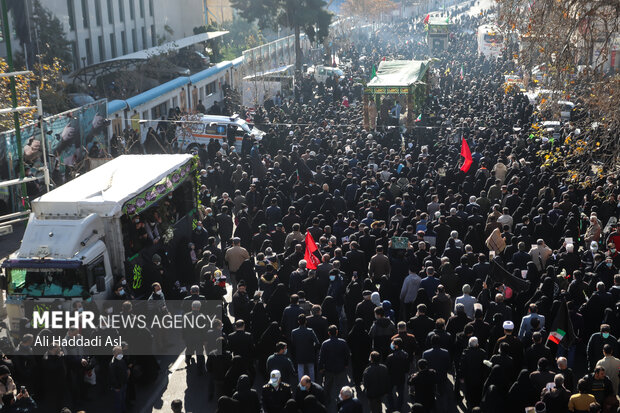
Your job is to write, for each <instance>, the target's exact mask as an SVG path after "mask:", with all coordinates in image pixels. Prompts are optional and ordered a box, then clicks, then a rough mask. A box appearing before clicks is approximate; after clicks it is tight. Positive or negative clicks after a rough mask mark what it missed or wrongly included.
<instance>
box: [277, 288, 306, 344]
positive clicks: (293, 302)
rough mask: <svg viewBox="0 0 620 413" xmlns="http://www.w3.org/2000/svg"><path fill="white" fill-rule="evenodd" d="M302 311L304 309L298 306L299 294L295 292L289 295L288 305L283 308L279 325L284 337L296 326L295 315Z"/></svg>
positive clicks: (288, 335)
mask: <svg viewBox="0 0 620 413" xmlns="http://www.w3.org/2000/svg"><path fill="white" fill-rule="evenodd" d="M303 313H304V310H303V309H302V308H301V307H300V306H299V296H298V295H297V294H293V295H291V298H290V305H289V306H288V307H286V308H285V309H284V312H283V313H282V322H281V325H280V327H281V328H282V332H283V333H284V335H285V336H286V337H290V335H291V331H293V329H294V328H295V327H296V326H297V320H298V319H297V317H298V316H299V315H300V314H303Z"/></svg>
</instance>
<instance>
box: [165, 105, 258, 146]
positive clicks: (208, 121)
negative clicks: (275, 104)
mask: <svg viewBox="0 0 620 413" xmlns="http://www.w3.org/2000/svg"><path fill="white" fill-rule="evenodd" d="M229 126H233V127H234V128H235V150H236V151H238V152H240V151H241V143H242V141H243V135H245V134H246V133H247V134H249V135H250V136H251V137H253V138H254V139H255V140H257V141H260V140H261V139H263V136H264V135H265V132H263V131H261V130H259V129H258V128H256V127H254V125H252V124H250V123H248V122H246V121H245V120H244V119H241V118H239V115H233V116H216V115H202V114H198V115H189V116H185V117H183V118H181V124H180V126H179V127H177V131H176V139H177V143H178V145H179V149H180V150H181V151H185V152H191V151H193V150H197V149H198V148H199V147H200V145H202V144H203V143H204V144H205V145H208V144H209V141H210V140H211V139H219V140H220V141H221V142H220V143H224V142H226V143H227V142H228V139H227V137H228V127H229Z"/></svg>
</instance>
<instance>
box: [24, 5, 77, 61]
mask: <svg viewBox="0 0 620 413" xmlns="http://www.w3.org/2000/svg"><path fill="white" fill-rule="evenodd" d="M33 23H34V28H35V30H36V31H37V36H36V38H38V41H37V44H36V45H34V46H35V47H34V48H33V49H34V50H36V53H37V57H40V59H41V61H40V63H42V64H47V65H53V64H54V63H56V62H58V63H60V65H61V67H62V70H63V71H67V70H68V68H69V67H71V63H72V61H73V59H72V55H71V47H70V42H69V40H67V36H66V35H65V31H64V28H63V25H62V23H61V22H60V19H58V17H56V16H54V15H53V14H52V13H51V12H50V11H49V10H48V9H46V8H45V7H43V5H41V2H40V1H39V0H36V1H35V2H34V15H33Z"/></svg>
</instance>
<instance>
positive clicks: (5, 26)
mask: <svg viewBox="0 0 620 413" xmlns="http://www.w3.org/2000/svg"><path fill="white" fill-rule="evenodd" d="M0 1H1V2H2V3H1V6H2V31H3V33H4V41H5V44H6V63H7V64H8V66H9V72H13V70H14V67H13V49H12V48H11V30H10V28H9V15H8V12H7V7H6V0H0ZM9 82H10V88H11V104H12V106H13V109H15V108H17V90H16V87H15V77H14V76H10V80H9ZM13 122H14V123H15V144H16V145H17V162H18V163H19V179H20V180H23V179H24V175H25V172H24V161H23V159H22V158H23V154H22V152H23V148H22V137H21V130H20V126H19V113H18V112H17V111H15V112H13ZM21 196H22V206H23V208H24V209H29V208H30V202H29V201H28V194H27V192H26V183H25V182H22V183H21Z"/></svg>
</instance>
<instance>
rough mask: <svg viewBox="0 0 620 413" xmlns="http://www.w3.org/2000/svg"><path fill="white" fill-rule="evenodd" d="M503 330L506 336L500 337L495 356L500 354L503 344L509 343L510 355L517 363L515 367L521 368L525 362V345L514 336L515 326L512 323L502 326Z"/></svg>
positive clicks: (508, 321)
mask: <svg viewBox="0 0 620 413" xmlns="http://www.w3.org/2000/svg"><path fill="white" fill-rule="evenodd" d="M502 328H503V329H504V336H503V337H500V338H499V339H498V340H497V342H496V343H495V347H494V349H493V354H497V353H499V346H500V345H501V344H502V343H507V344H508V346H509V355H510V356H511V357H512V358H513V360H514V361H515V365H517V366H521V365H522V364H521V363H522V362H523V343H521V341H520V340H519V339H518V338H517V337H515V336H514V335H513V334H512V333H513V332H514V329H515V325H514V323H513V322H512V321H510V320H507V321H504V323H503V324H502Z"/></svg>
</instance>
